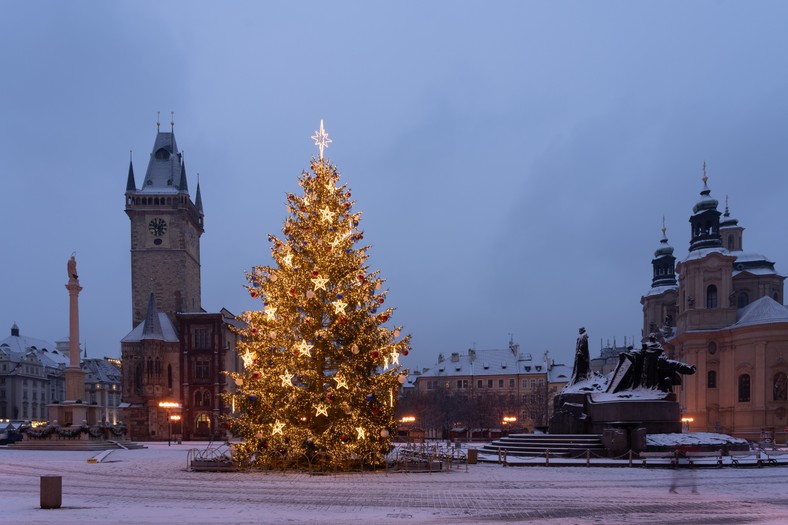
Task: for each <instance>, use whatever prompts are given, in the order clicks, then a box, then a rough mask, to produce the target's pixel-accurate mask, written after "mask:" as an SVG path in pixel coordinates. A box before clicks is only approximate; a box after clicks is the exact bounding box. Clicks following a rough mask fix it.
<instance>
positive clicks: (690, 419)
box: [681, 417, 695, 432]
mask: <svg viewBox="0 0 788 525" xmlns="http://www.w3.org/2000/svg"><path fill="white" fill-rule="evenodd" d="M693 421H695V418H694V417H683V418H681V422H682V423H684V432H689V426H690V423H692V422H693Z"/></svg>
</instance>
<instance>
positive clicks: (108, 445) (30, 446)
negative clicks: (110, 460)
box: [8, 439, 147, 450]
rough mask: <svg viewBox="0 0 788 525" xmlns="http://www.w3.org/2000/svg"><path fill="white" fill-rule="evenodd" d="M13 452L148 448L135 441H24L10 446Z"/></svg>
mask: <svg viewBox="0 0 788 525" xmlns="http://www.w3.org/2000/svg"><path fill="white" fill-rule="evenodd" d="M8 448H9V449H12V450H113V449H126V450H136V449H141V448H147V447H146V446H145V445H142V444H140V443H136V442H134V441H112V440H98V439H95V440H94V439H91V440H87V439H24V440H22V441H17V442H16V443H13V444H11V445H8Z"/></svg>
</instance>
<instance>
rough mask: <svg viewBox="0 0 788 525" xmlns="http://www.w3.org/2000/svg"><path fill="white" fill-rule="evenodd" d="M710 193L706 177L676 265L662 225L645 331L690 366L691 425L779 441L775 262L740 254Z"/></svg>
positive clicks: (783, 368) (780, 353)
mask: <svg viewBox="0 0 788 525" xmlns="http://www.w3.org/2000/svg"><path fill="white" fill-rule="evenodd" d="M718 204H719V203H718V201H717V200H715V199H714V198H712V196H711V191H710V190H709V187H708V178H707V177H706V174H705V168H704V176H703V189H702V191H701V193H700V199H699V201H698V202H697V204H695V206H694V208H693V210H692V215H691V216H690V219H689V222H690V226H691V237H690V248H689V253H688V254H687V256H686V257H685V258H684V259H683V260H681V261H680V262H678V263H677V264H676V263H675V261H676V258H675V257H674V256H673V248H672V247H671V246H670V245H669V244H668V240H667V237H666V236H665V229H664V227H663V237H662V241H661V243H660V247H659V248H658V249H657V251H656V252H655V254H654V259H653V260H652V267H653V278H652V287H651V289H650V290H649V292H648V293H647V294H646V295H645V296H643V297H642V298H641V304H642V305H643V337H644V338H645V337H648V335H649V333H658V334H661V337H664V340H665V341H664V346H665V350H666V351H667V352H668V353H669V354H670V355H671V356H672V357H674V358H676V359H679V360H681V361H684V362H686V363H688V364H692V365H695V367H696V373H695V374H694V375H691V376H684V384H683V385H682V386H681V387H680V388H678V389H677V394H678V400H679V402H680V403H681V408H682V415H683V416H684V417H687V418H691V419H692V422H691V423H690V429H691V430H693V431H705V432H722V433H726V434H732V435H734V436H738V437H743V438H747V439H751V440H760V439H762V438H763V437H770V438H772V439H774V438H776V439H777V440H778V441H784V440H785V431H784V429H785V427H786V426H788V419H786V415H787V414H788V395H787V392H786V390H787V386H788V385H787V383H788V380H787V374H788V308H786V307H785V306H784V305H783V300H784V298H783V281H784V279H785V277H783V276H782V275H779V274H778V273H777V272H776V270H775V268H774V263H773V262H772V261H769V260H768V259H767V258H766V257H764V256H763V255H760V254H757V253H752V252H748V251H744V235H743V233H744V228H743V227H742V226H740V225H739V223H738V221H737V220H736V219H733V218H732V217H731V216H730V213H729V211H728V206H727V204H726V206H725V211H724V213H721V212H720V211H719V210H718V209H717V208H718Z"/></svg>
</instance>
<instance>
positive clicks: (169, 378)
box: [167, 365, 172, 388]
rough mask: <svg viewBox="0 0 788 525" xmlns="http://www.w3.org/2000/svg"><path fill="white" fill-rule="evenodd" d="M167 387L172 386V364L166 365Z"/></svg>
mask: <svg viewBox="0 0 788 525" xmlns="http://www.w3.org/2000/svg"><path fill="white" fill-rule="evenodd" d="M167 388H172V365H167Z"/></svg>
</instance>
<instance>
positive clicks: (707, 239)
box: [689, 162, 722, 252]
mask: <svg viewBox="0 0 788 525" xmlns="http://www.w3.org/2000/svg"><path fill="white" fill-rule="evenodd" d="M708 181H709V177H708V176H707V175H706V162H704V163H703V190H701V192H700V200H699V201H698V202H697V203H696V204H695V206H694V207H693V208H692V216H691V217H690V219H689V222H690V224H691V226H692V239H691V240H690V251H691V252H692V251H695V250H700V249H703V248H721V247H722V238H721V237H720V212H719V211H718V210H717V205H718V204H719V202H717V200H716V199H714V198H712V197H711V190H710V189H709V186H708Z"/></svg>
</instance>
